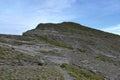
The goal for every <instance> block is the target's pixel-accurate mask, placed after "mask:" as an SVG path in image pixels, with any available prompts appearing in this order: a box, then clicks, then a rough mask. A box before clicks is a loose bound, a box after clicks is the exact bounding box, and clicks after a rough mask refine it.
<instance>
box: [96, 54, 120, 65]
mask: <svg viewBox="0 0 120 80" xmlns="http://www.w3.org/2000/svg"><path fill="white" fill-rule="evenodd" d="M95 58H97V59H99V60H101V61H103V62H108V63H113V64H114V65H116V66H120V61H118V60H116V59H113V58H111V57H108V56H105V55H102V54H99V55H98V56H97V57H95Z"/></svg>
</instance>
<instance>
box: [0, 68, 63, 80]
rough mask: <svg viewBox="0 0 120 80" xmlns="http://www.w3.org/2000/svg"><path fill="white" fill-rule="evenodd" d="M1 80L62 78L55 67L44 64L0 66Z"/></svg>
mask: <svg viewBox="0 0 120 80" xmlns="http://www.w3.org/2000/svg"><path fill="white" fill-rule="evenodd" d="M0 79H1V80H64V78H63V75H62V74H61V73H60V71H59V70H58V69H56V68H55V67H51V66H49V67H45V66H42V67H41V66H12V67H10V66H9V67H5V66H4V67H2V66H0Z"/></svg>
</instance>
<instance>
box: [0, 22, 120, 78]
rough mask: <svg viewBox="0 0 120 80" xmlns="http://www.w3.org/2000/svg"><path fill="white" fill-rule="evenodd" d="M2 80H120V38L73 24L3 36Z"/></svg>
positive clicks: (0, 50) (41, 26)
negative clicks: (20, 34)
mask: <svg viewBox="0 0 120 80" xmlns="http://www.w3.org/2000/svg"><path fill="white" fill-rule="evenodd" d="M0 80H120V36H119V35H114V34H111V33H107V32H103V31H100V30H96V29H92V28H88V27H86V26H83V25H80V24H77V23H73V22H63V23H57V24H53V23H46V24H39V25H38V26H37V27H36V28H35V29H32V30H29V31H27V32H24V33H23V35H22V36H19V35H3V34H1V35H0Z"/></svg>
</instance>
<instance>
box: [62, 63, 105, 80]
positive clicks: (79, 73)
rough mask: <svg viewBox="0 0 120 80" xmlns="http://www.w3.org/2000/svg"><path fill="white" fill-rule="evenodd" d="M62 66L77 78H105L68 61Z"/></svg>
mask: <svg viewBox="0 0 120 80" xmlns="http://www.w3.org/2000/svg"><path fill="white" fill-rule="evenodd" d="M61 67H62V68H64V69H65V70H67V72H68V73H69V74H70V75H72V76H73V77H75V78H76V80H104V78H103V77H101V76H98V75H96V74H94V73H91V72H89V71H86V70H84V69H80V68H78V67H75V66H72V65H68V64H66V63H63V64H62V65H61Z"/></svg>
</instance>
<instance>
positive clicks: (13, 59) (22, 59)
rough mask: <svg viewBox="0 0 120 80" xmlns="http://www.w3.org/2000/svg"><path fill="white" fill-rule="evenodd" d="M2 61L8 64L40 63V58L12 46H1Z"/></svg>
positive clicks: (0, 58)
mask: <svg viewBox="0 0 120 80" xmlns="http://www.w3.org/2000/svg"><path fill="white" fill-rule="evenodd" d="M0 62H2V63H3V64H7V65H21V66H22V65H24V64H23V63H27V64H32V63H36V64H40V62H39V60H38V59H36V58H34V57H33V56H30V55H27V54H24V53H21V52H18V51H15V50H14V49H12V48H11V49H10V48H3V47H0Z"/></svg>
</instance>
